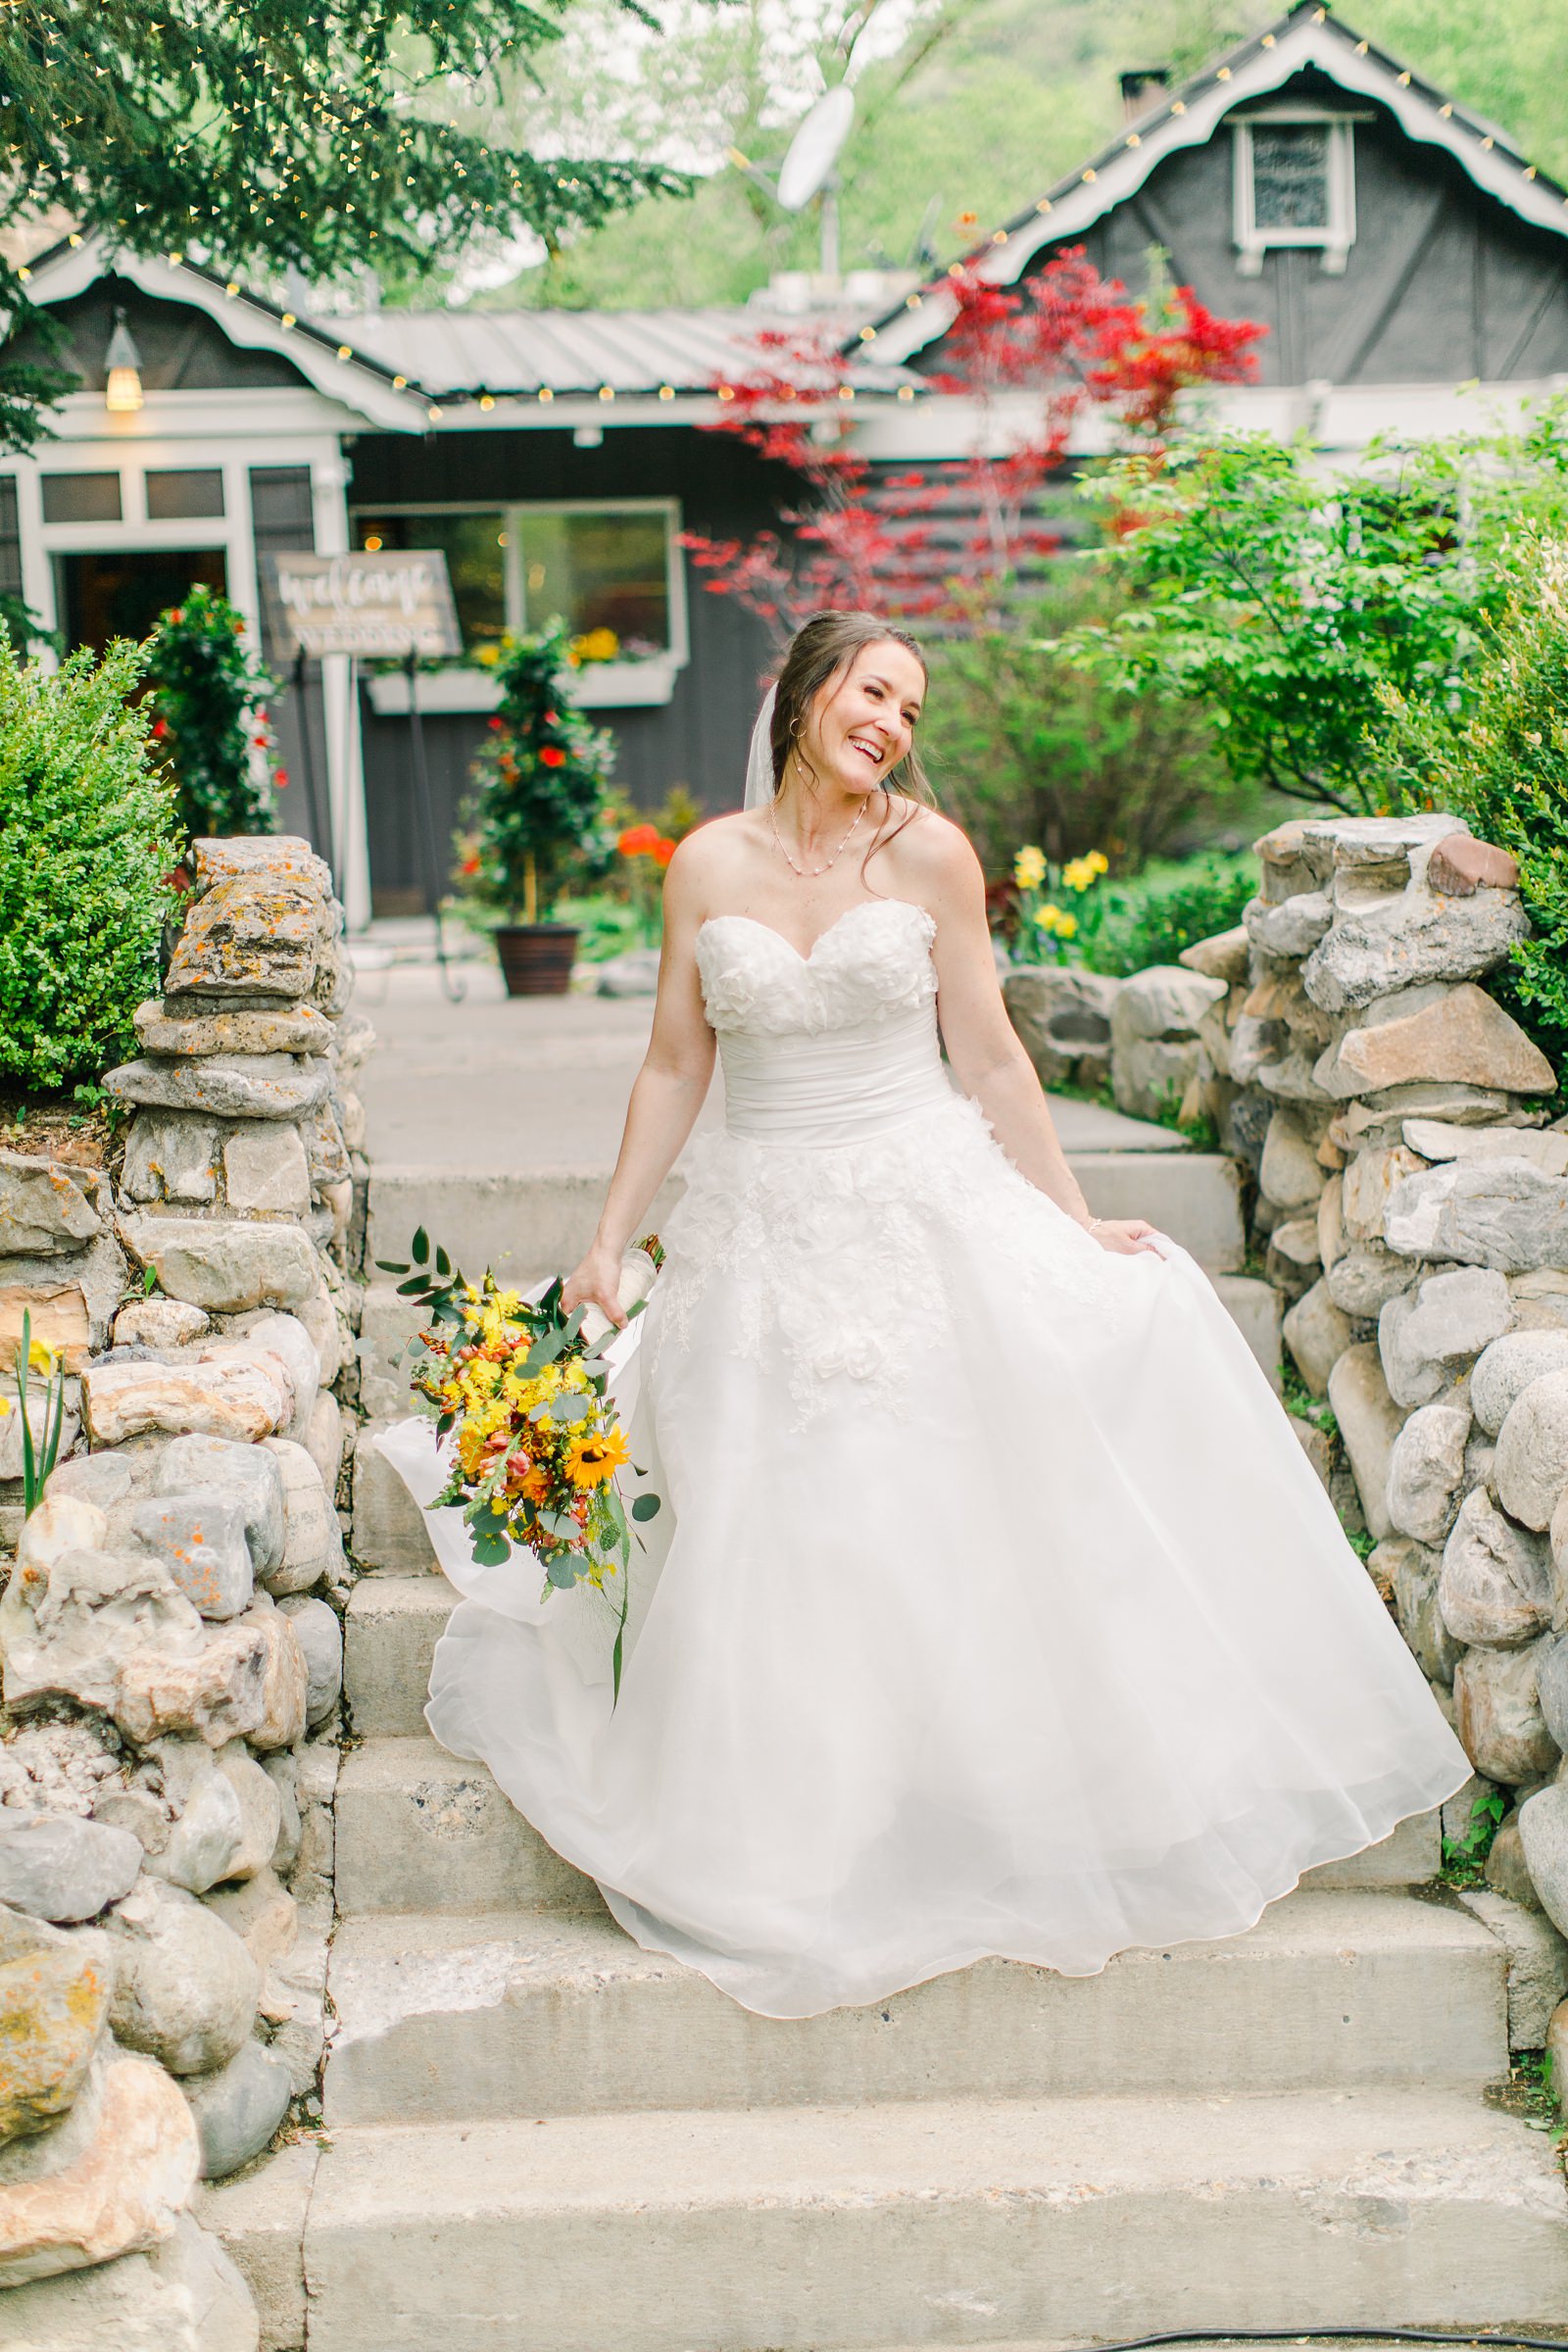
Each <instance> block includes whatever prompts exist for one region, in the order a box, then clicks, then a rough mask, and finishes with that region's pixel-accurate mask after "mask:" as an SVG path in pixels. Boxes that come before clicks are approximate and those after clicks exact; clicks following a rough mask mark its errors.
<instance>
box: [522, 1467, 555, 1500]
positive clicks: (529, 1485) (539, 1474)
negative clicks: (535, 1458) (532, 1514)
mask: <svg viewBox="0 0 1568 2352" xmlns="http://www.w3.org/2000/svg"><path fill="white" fill-rule="evenodd" d="M549 1492H550V1473H549V1471H548V1470H541V1469H539V1468H538V1467H537V1465H536V1466H535V1467H534V1468H533V1469H532V1470H530V1471H529V1473H528V1475H527V1477H526V1478H525V1479H524V1480H523V1482H522V1485H521V1487H520V1488H519V1489H518V1493H519V1494H520V1495H522V1497H523V1499H524V1501H525V1502H543V1501H544V1498H545V1496H546V1495H548V1494H549Z"/></svg>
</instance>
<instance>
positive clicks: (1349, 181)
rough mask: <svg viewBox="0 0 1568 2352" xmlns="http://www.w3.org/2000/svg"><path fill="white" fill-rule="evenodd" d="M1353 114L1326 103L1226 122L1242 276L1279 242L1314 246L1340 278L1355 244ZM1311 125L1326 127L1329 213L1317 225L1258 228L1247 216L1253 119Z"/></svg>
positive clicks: (1253, 272) (1259, 111)
mask: <svg viewBox="0 0 1568 2352" xmlns="http://www.w3.org/2000/svg"><path fill="white" fill-rule="evenodd" d="M1366 119H1367V118H1366V117H1364V116H1362V117H1356V116H1353V115H1348V114H1345V113H1334V112H1331V111H1330V110H1329V109H1328V108H1326V107H1312V106H1267V107H1258V108H1254V109H1253V110H1252V111H1251V112H1250V113H1249V114H1246V115H1237V116H1233V117H1232V120H1231V131H1232V134H1233V137H1232V151H1231V152H1232V159H1233V174H1232V176H1233V186H1234V203H1235V222H1234V234H1235V240H1236V253H1237V261H1236V267H1237V270H1238V271H1239V273H1240V274H1241V275H1242V276H1243V277H1256V276H1258V275H1259V273H1260V272H1261V270H1262V268H1263V256H1264V254H1265V253H1268V252H1270V251H1271V250H1274V249H1276V248H1278V247H1280V246H1296V247H1308V248H1313V247H1315V248H1316V249H1317V250H1318V251H1319V252H1320V253H1321V254H1322V257H1323V268H1324V270H1326V271H1327V273H1328V274H1329V275H1330V276H1331V277H1338V276H1340V275H1341V274H1342V273H1343V272H1344V270H1345V266H1346V263H1347V262H1348V259H1349V255H1350V247H1351V246H1352V245H1353V244H1354V242H1355V123H1356V122H1357V120H1360V121H1365V120H1366ZM1256 123H1265V124H1269V125H1274V124H1291V123H1311V124H1314V125H1317V126H1319V127H1321V128H1324V129H1326V130H1327V132H1328V134H1329V153H1328V196H1329V217H1328V221H1327V222H1326V224H1325V225H1324V226H1322V227H1317V228H1260V227H1259V226H1258V225H1257V222H1256V221H1255V220H1254V219H1253V193H1252V129H1253V126H1254V124H1256Z"/></svg>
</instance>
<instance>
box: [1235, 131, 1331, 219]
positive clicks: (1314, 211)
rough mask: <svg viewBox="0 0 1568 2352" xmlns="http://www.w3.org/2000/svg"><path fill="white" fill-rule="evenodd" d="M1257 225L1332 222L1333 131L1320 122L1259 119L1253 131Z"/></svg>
mask: <svg viewBox="0 0 1568 2352" xmlns="http://www.w3.org/2000/svg"><path fill="white" fill-rule="evenodd" d="M1252 221H1253V225H1254V226H1255V227H1257V228H1323V229H1326V228H1327V227H1328V225H1329V134H1328V125H1327V124H1326V123H1276V124H1272V125H1271V124H1267V123H1259V124H1257V126H1256V127H1255V128H1254V130H1253V132H1252Z"/></svg>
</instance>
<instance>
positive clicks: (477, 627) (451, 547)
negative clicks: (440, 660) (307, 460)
mask: <svg viewBox="0 0 1568 2352" xmlns="http://www.w3.org/2000/svg"><path fill="white" fill-rule="evenodd" d="M354 544H355V546H356V547H362V548H367V549H368V550H369V551H370V552H371V553H372V554H373V553H374V551H375V550H376V549H377V548H382V547H387V548H432V547H435V548H439V549H440V550H441V553H442V554H443V555H444V556H445V557H446V560H447V570H448V571H449V572H450V573H451V575H452V596H453V601H454V603H455V604H456V605H457V608H458V626H459V628H460V629H461V630H462V631H463V650H464V652H465V653H466V654H467V655H469V656H472V655H473V654H475V653H477V652H478V651H479V650H480V648H481V647H483V646H487V645H495V646H498V645H499V644H500V642H501V640H502V638H503V637H504V636H505V634H506V627H507V525H506V517H505V515H502V514H501V512H500V511H499V509H496V510H493V511H491V512H489V513H486V514H482V515H356V516H355V518H354Z"/></svg>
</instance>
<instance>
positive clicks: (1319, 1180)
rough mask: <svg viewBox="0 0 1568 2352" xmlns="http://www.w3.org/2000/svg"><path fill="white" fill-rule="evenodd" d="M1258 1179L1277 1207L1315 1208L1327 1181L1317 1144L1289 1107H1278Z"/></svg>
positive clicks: (1268, 1135) (1264, 1147)
mask: <svg viewBox="0 0 1568 2352" xmlns="http://www.w3.org/2000/svg"><path fill="white" fill-rule="evenodd" d="M1258 1182H1259V1184H1260V1185H1261V1187H1262V1190H1263V1193H1264V1195H1265V1197H1266V1198H1267V1199H1268V1200H1270V1201H1273V1203H1274V1205H1275V1207H1276V1208H1287V1209H1289V1208H1313V1207H1315V1206H1316V1204H1317V1199H1318V1195H1319V1194H1320V1193H1321V1192H1322V1190H1323V1187H1324V1184H1325V1183H1326V1182H1327V1170H1326V1169H1325V1168H1324V1167H1323V1166H1322V1165H1321V1164H1320V1162H1319V1160H1318V1156H1317V1146H1316V1144H1315V1142H1314V1141H1313V1139H1312V1138H1311V1137H1310V1136H1309V1135H1307V1134H1306V1133H1305V1131H1304V1130H1303V1128H1302V1127H1301V1126H1300V1124H1299V1121H1298V1120H1296V1119H1295V1118H1293V1117H1292V1116H1291V1114H1290V1112H1289V1111H1287V1110H1276V1111H1275V1112H1274V1114H1273V1116H1272V1117H1271V1118H1270V1120H1269V1123H1268V1134H1267V1135H1266V1137H1265V1138H1264V1141H1263V1162H1262V1166H1261V1168H1260V1170H1259V1173H1258Z"/></svg>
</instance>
